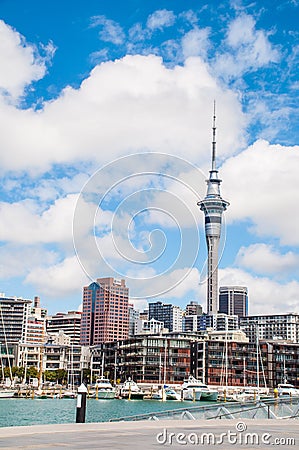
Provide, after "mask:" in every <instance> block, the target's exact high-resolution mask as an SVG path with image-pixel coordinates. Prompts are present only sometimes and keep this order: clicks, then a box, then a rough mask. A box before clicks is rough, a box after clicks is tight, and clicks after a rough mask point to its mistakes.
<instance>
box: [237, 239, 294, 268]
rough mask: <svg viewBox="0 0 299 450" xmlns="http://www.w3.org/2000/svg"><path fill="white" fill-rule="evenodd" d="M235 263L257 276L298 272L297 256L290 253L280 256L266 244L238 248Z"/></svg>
mask: <svg viewBox="0 0 299 450" xmlns="http://www.w3.org/2000/svg"><path fill="white" fill-rule="evenodd" d="M236 263H237V264H238V265H240V266H242V267H244V268H245V269H249V270H252V271H254V272H255V273H258V274H270V275H271V274H278V275H284V274H286V273H289V272H292V271H294V270H296V271H298V268H299V255H296V254H295V253H294V252H292V251H289V252H287V253H285V254H281V253H279V252H278V251H277V250H275V249H274V248H273V246H271V245H267V244H252V245H250V246H249V247H241V248H240V250H239V252H238V254H237V258H236Z"/></svg>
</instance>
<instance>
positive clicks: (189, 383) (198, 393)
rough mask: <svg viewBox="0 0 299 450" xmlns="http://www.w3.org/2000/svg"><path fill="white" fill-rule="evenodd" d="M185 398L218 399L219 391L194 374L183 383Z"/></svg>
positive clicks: (194, 399) (196, 399)
mask: <svg viewBox="0 0 299 450" xmlns="http://www.w3.org/2000/svg"><path fill="white" fill-rule="evenodd" d="M182 390H183V400H193V401H198V400H204V401H214V402H215V401H217V399H218V391H217V390H216V389H211V388H210V387H209V386H208V385H206V384H204V383H202V382H201V381H199V380H197V379H196V378H194V377H193V376H192V375H190V376H189V378H188V379H187V380H185V381H184V383H183V385H182Z"/></svg>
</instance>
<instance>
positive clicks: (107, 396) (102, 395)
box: [98, 390, 115, 400]
mask: <svg viewBox="0 0 299 450" xmlns="http://www.w3.org/2000/svg"><path fill="white" fill-rule="evenodd" d="M114 398H115V392H114V391H101V390H99V392H98V399H99V400H112V399H114Z"/></svg>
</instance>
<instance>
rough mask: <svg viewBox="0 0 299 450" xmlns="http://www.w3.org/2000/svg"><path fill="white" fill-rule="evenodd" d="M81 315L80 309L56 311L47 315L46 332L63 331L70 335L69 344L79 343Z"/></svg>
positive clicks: (57, 332)
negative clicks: (64, 311) (63, 311)
mask: <svg viewBox="0 0 299 450" xmlns="http://www.w3.org/2000/svg"><path fill="white" fill-rule="evenodd" d="M81 317H82V313H81V312H80V311H68V312H67V313H62V312H58V313H56V314H54V315H52V316H48V317H47V333H50V334H59V333H60V332H63V333H64V334H66V335H67V336H69V337H70V343H71V344H73V345H78V344H79V343H80V330H81Z"/></svg>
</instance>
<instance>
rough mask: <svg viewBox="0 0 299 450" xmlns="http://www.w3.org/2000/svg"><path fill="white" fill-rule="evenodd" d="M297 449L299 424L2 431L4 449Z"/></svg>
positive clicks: (119, 424) (99, 426)
mask: <svg viewBox="0 0 299 450" xmlns="http://www.w3.org/2000/svg"><path fill="white" fill-rule="evenodd" d="M273 447H276V448H277V447H280V448H285V449H286V448H288V449H289V448H292V449H298V448H299V421H298V420H247V419H245V420H244V421H243V420H199V421H185V420H183V421H182V420H180V421H178V420H176V421H167V420H163V421H159V422H158V421H144V422H115V423H86V424H62V425H35V426H30V427H10V428H0V448H1V449H7V450H8V449H9V450H18V449H28V450H47V449H74V450H76V449H81V450H89V449H111V450H121V449H130V450H135V449H136V450H137V449H138V450H147V449H157V448H168V449H184V448H185V449H186V448H201V449H203V448H204V449H211V448H214V449H215V448H219V449H233V448H235V449H240V448H242V449H253V448H268V449H269V448H273Z"/></svg>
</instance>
